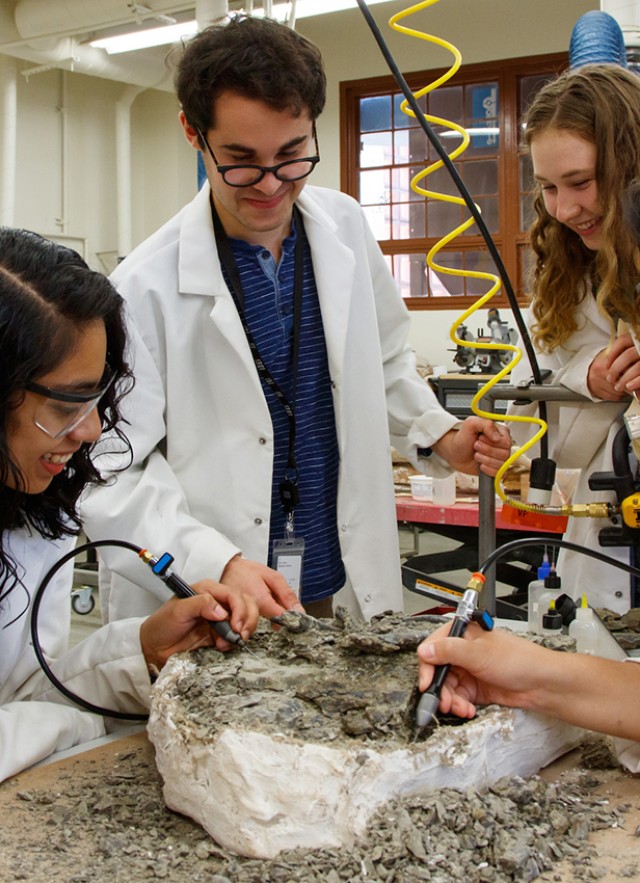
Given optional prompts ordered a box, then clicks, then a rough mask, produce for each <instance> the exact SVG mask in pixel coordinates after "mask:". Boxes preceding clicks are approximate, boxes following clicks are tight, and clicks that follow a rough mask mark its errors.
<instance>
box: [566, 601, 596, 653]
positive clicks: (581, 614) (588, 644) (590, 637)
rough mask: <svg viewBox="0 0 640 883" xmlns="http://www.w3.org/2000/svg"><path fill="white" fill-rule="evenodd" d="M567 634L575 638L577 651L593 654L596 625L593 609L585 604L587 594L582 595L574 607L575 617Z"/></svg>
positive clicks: (594, 650)
mask: <svg viewBox="0 0 640 883" xmlns="http://www.w3.org/2000/svg"><path fill="white" fill-rule="evenodd" d="M569 636H570V637H571V638H575V641H576V650H577V651H578V653H587V654H588V655H590V656H593V655H594V654H595V653H596V652H597V648H598V625H597V623H596V621H595V617H594V614H593V610H592V609H591V608H590V607H589V605H588V604H587V596H586V595H583V596H582V603H581V604H580V606H579V607H576V618H575V619H574V620H573V622H572V623H571V625H570V626H569Z"/></svg>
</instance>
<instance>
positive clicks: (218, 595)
mask: <svg viewBox="0 0 640 883" xmlns="http://www.w3.org/2000/svg"><path fill="white" fill-rule="evenodd" d="M194 589H195V590H196V591H197V592H198V594H196V595H194V596H193V597H192V598H180V599H178V598H171V599H170V600H169V601H167V602H166V603H165V604H163V605H162V607H160V609H159V610H157V611H156V612H155V613H153V614H152V615H151V616H150V617H149V618H148V619H146V620H145V621H144V622H143V623H142V625H141V627H140V646H141V648H142V653H143V655H144V658H145V660H146V662H147V665H149V666H150V667H153V668H157V669H158V670H159V669H161V668H162V666H163V665H164V664H165V662H166V661H167V659H169V657H170V656H173V654H174V653H181V652H184V651H186V650H195V649H196V648H198V647H215V648H216V649H217V650H221V651H224V650H229V649H231V647H232V645H231V644H229V643H228V642H227V641H225V640H223V639H222V638H221V637H220V636H219V635H218V634H216V632H215V631H214V630H213V628H212V626H211V623H212V622H216V621H220V620H223V619H228V620H229V621H230V625H231V628H232V629H233V630H234V631H236V632H237V633H238V634H239V635H240V636H241V637H242V639H243V640H245V641H246V640H248V639H249V637H250V636H251V635H252V633H253V632H254V631H255V628H256V625H257V624H258V617H259V613H258V605H257V604H256V602H255V601H254V599H253V598H251V597H249V596H248V595H242V594H240V593H239V592H236V591H234V590H233V589H229V588H227V587H226V586H222V585H220V584H219V583H214V582H213V580H201V582H199V583H196V584H195V585H194ZM223 605H224V606H223Z"/></svg>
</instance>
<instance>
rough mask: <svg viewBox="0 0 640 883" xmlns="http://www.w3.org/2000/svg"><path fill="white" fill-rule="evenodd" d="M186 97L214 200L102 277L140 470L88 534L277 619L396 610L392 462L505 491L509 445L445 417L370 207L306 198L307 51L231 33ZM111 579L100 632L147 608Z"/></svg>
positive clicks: (207, 196)
mask: <svg viewBox="0 0 640 883" xmlns="http://www.w3.org/2000/svg"><path fill="white" fill-rule="evenodd" d="M176 83H177V90H178V97H179V99H180V102H181V105H182V111H181V114H180V119H181V123H182V126H183V128H184V132H185V135H186V137H187V140H188V141H189V143H190V144H191V145H192V146H193V147H194V148H195V149H196V150H199V151H201V153H202V157H203V160H204V165H205V169H206V173H207V178H208V182H207V183H206V184H205V185H204V186H203V187H202V189H201V190H200V192H199V193H198V194H197V196H196V197H195V199H194V200H193V201H192V202H191V203H190V204H189V205H187V206H186V207H185V208H184V209H183V210H182V211H181V212H180V213H179V214H178V215H177V216H176V217H174V218H173V219H171V220H170V221H169V222H168V223H167V224H166V225H165V226H164V227H162V228H161V229H160V230H158V231H157V232H156V233H155V234H154V235H153V236H151V237H150V238H149V239H148V240H147V241H146V242H144V243H143V244H142V245H141V246H139V247H138V248H137V249H136V250H135V251H134V252H133V253H132V254H131V255H130V256H129V257H128V258H127V259H126V260H125V261H124V262H123V263H122V264H121V265H120V267H119V268H118V269H117V270H116V272H115V273H114V275H113V281H114V282H115V283H116V285H117V287H118V289H119V290H120V292H121V293H122V294H123V295H124V296H125V298H126V300H127V302H128V305H129V309H130V313H131V319H132V329H133V333H134V354H133V358H134V373H135V376H136V387H135V390H134V391H133V393H131V394H130V395H129V396H128V400H127V402H126V403H125V407H126V408H127V409H128V416H129V419H130V421H131V427H130V430H128V435H129V437H130V439H131V443H132V446H133V464H132V466H131V468H130V469H129V470H127V472H125V473H119V474H118V476H117V480H115V481H114V482H113V483H112V484H111V485H110V486H109V487H106V488H102V489H100V490H97V491H95V492H92V493H91V495H90V496H89V498H88V500H87V501H86V504H85V506H84V508H83V516H84V519H85V527H86V530H87V533H88V534H89V535H90V536H91V537H92V538H97V537H99V536H106V535H108V536H115V537H118V536H126V537H130V538H131V537H132V538H135V540H136V542H137V543H139V544H141V545H147V546H149V547H150V548H151V549H154V550H158V551H165V550H167V551H169V552H170V553H171V554H172V555H174V556H175V559H176V567H177V569H178V570H179V571H180V572H181V573H182V575H183V577H184V578H185V579H187V580H188V581H191V582H193V581H196V580H200V579H204V578H212V579H216V580H220V581H221V582H222V583H224V584H226V585H230V586H236V587H239V588H240V587H241V588H242V590H243V591H245V592H248V593H250V594H253V595H254V597H256V598H257V600H258V603H259V605H260V609H261V612H262V613H263V614H264V615H267V616H273V615H277V614H278V613H280V612H282V611H283V610H284V609H286V608H291V607H294V606H297V605H299V603H300V602H301V603H302V605H303V606H304V607H305V609H306V610H307V611H309V612H312V613H314V614H315V615H330V613H331V607H332V604H333V602H334V600H335V599H336V598H338V599H339V601H340V603H345V604H346V605H347V606H348V607H350V609H352V610H353V611H354V612H355V613H357V614H358V615H360V616H363V617H365V618H370V617H371V616H372V615H374V614H376V613H380V612H381V611H383V610H388V609H396V610H398V609H401V608H402V589H401V579H400V559H399V554H398V542H397V529H396V518H395V505H394V495H393V481H392V473H391V463H390V445H391V444H392V445H394V446H395V447H396V448H397V449H398V450H399V451H401V452H402V453H404V454H405V455H406V456H407V457H408V458H409V459H410V460H411V462H413V463H414V464H415V465H416V466H417V467H418V468H419V469H422V470H423V471H429V472H431V473H432V474H434V475H438V474H439V475H446V474H448V473H449V472H450V470H451V469H458V470H461V471H464V472H476V471H477V469H478V467H480V468H483V469H484V470H485V471H486V472H488V473H489V474H495V472H496V471H497V468H498V467H499V466H500V464H501V463H502V462H503V461H504V460H505V459H506V456H507V454H508V450H509V438H508V433H507V432H506V430H505V429H504V428H503V427H501V426H498V425H497V424H494V423H492V422H491V421H488V420H480V419H479V418H475V417H473V418H468V419H467V420H466V421H464V422H463V423H462V424H460V422H459V421H458V420H457V419H456V418H455V417H453V416H452V415H450V414H448V413H447V412H446V411H444V410H443V409H442V408H441V407H440V405H439V404H438V403H437V401H436V399H435V397H434V395H433V394H432V392H431V390H430V388H429V387H428V385H427V384H425V383H424V381H423V380H422V379H421V378H420V377H419V376H418V375H417V373H416V370H415V363H414V356H413V353H412V351H411V349H410V347H409V346H408V343H407V333H408V326H409V315H408V312H407V310H406V308H405V306H404V303H403V301H402V298H401V297H400V295H399V294H398V291H397V289H396V286H395V284H394V281H393V278H392V276H391V274H390V272H389V269H388V266H387V262H386V260H385V258H384V256H383V255H382V253H381V252H380V249H379V247H378V245H377V243H376V241H375V239H374V237H373V236H372V234H371V232H370V230H369V228H368V226H367V223H366V220H365V218H364V215H363V213H362V211H361V209H360V207H359V206H358V204H357V203H356V202H355V201H354V200H352V199H351V198H350V197H347V196H345V195H344V194H341V193H337V192H334V191H330V190H325V189H321V188H316V187H311V186H307V187H305V184H306V181H307V176H308V175H309V174H310V173H311V172H312V171H313V168H314V166H315V164H316V163H317V162H318V161H319V155H318V141H317V136H316V128H315V120H316V118H317V117H318V115H319V114H320V112H321V111H322V107H323V105H324V99H325V79H324V72H323V69H322V61H321V58H320V55H319V53H318V51H317V49H316V48H315V47H314V46H313V45H312V44H310V43H309V42H308V41H307V40H305V39H304V38H303V37H301V36H300V35H298V34H296V33H295V32H294V31H292V30H291V29H289V28H287V27H285V26H282V25H279V24H277V23H275V22H272V21H268V20H261V19H254V18H246V17H239V18H237V19H234V20H232V21H231V22H230V23H229V24H227V25H224V26H213V27H211V28H208V29H206V30H205V31H203V32H201V33H200V34H199V35H198V36H197V37H195V38H194V40H193V41H191V42H190V43H189V44H187V47H186V50H185V51H184V54H183V56H182V59H181V61H180V65H179V69H178V74H177V78H176ZM138 335H139V336H138ZM107 556H108V557H107ZM105 558H106V563H107V565H108V567H109V571H110V572H109V573H106V574H103V581H102V596H103V597H102V602H103V611H104V613H105V616H106V617H107V618H108V619H114V618H121V617H123V616H131V615H133V614H134V613H138V614H143V613H145V612H148V611H149V610H150V609H154V608H155V607H156V606H157V605H158V604H159V602H160V594H159V593H160V592H161V591H162V588H163V587H160V590H159V589H158V587H157V586H156V585H155V582H157V581H153V580H149V579H148V576H147V574H145V573H144V572H143V568H142V567H141V566H140V567H139V568H138V570H136V571H135V573H134V571H133V570H132V569H131V568H132V566H135V564H136V562H133V565H132V562H131V561H130V560H128V559H127V558H126V557H125V556H120V555H119V554H118V551H117V550H111V552H108V553H106V554H105ZM127 577H130V578H131V579H135V582H136V583H138V584H140V583H142V584H144V585H145V586H146V587H147V588H148V590H149V593H146V592H143V591H140V589H139V588H137V587H135V586H133V585H132V584H131V583H130V582H129V581H128V580H127ZM145 580H146V582H145ZM151 593H154V594H151Z"/></svg>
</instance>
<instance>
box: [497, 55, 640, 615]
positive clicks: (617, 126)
mask: <svg viewBox="0 0 640 883" xmlns="http://www.w3.org/2000/svg"><path fill="white" fill-rule="evenodd" d="M525 125H526V128H525V139H526V143H527V145H528V147H529V151H530V155H531V160H532V165H533V173H534V178H535V190H534V198H535V202H534V208H535V219H534V222H533V224H532V227H531V230H530V243H531V247H532V250H533V254H534V258H535V263H534V267H533V274H532V295H531V297H532V303H531V310H530V317H529V324H530V327H531V332H532V337H533V340H534V343H535V345H536V348H537V350H538V352H539V354H540V366H541V368H543V369H545V368H548V369H550V370H551V372H552V379H553V381H554V382H555V383H558V384H562V385H563V386H566V387H568V388H569V389H571V390H573V391H574V392H576V393H579V394H580V395H582V396H585V397H586V399H588V401H584V402H578V403H575V404H573V403H563V404H561V405H559V404H557V403H554V404H550V406H549V418H550V419H549V424H550V455H551V456H552V457H553V458H554V459H555V460H556V462H557V464H558V466H559V467H565V468H574V469H580V470H581V475H580V478H579V483H578V486H577V489H576V492H575V495H574V502H577V503H584V502H591V501H597V500H602V501H604V500H606V501H611V502H615V496H614V495H613V493H612V492H608V491H598V492H594V491H591V490H590V489H589V487H588V478H589V476H590V475H591V474H592V473H594V472H600V471H610V470H611V467H612V461H611V448H612V441H613V438H614V437H615V435H616V432H617V431H618V429H619V428H620V427H621V426H622V422H623V415H624V413H625V411H626V410H627V408H628V407H629V404H630V402H631V396H632V395H633V393H634V392H635V391H637V390H638V389H640V357H639V355H638V351H637V349H636V347H635V346H634V341H633V339H632V336H631V334H630V333H629V329H633V328H634V327H637V326H638V324H640V313H639V312H638V308H637V299H636V284H637V282H638V278H639V265H638V247H637V243H636V240H635V237H634V235H633V233H632V231H631V229H630V227H629V225H628V224H627V223H625V219H624V211H623V206H624V203H625V192H626V190H627V188H628V187H629V185H630V183H631V182H632V181H633V179H635V178H636V177H637V176H638V174H639V173H640V77H639V76H638V75H637V74H636V73H633V72H631V71H629V70H626V69H625V68H623V67H620V66H618V65H585V66H583V67H580V68H578V69H576V70H570V71H567V72H565V73H564V74H562V75H561V76H560V77H558V78H557V79H555V80H553V81H551V82H550V83H548V84H547V85H545V86H544V87H543V88H542V89H541V90H540V91H539V92H538V94H537V95H536V96H535V98H534V100H533V102H532V104H531V106H530V108H529V109H528V111H527V113H526V117H525ZM621 320H624V321H621ZM528 371H529V368H528V366H527V365H526V364H525V363H524V362H523V363H521V364H520V365H519V366H517V368H516V369H514V372H513V381H514V382H518V381H519V380H520V379H521V378H522V377H523V376H525V375H526V374H527V373H528ZM515 413H518V414H521V413H523V410H522V409H521V408H518V410H517V411H516V412H515ZM513 436H514V439H515V440H516V441H519V440H521V439H522V426H521V425H520V426H518V427H516V428H515V429H514V430H513ZM615 526H616V524H615V523H614V522H612V521H611V520H609V519H572V520H570V522H569V528H568V531H567V534H566V536H565V538H566V539H568V540H572V541H573V542H575V543H578V544H580V545H583V546H588V547H591V548H594V547H597V546H598V544H599V543H598V534H599V531H600V530H601V529H602V528H604V527H611V528H613V527H615ZM606 551H607V553H608V554H614V555H616V556H617V557H620V558H621V559H623V560H625V561H628V560H629V550H628V548H615V547H613V548H608V549H607V550H606ZM558 570H559V573H560V574H561V576H562V577H563V584H564V586H565V591H567V592H569V593H570V594H572V595H573V596H574V597H579V596H580V595H581V594H582V593H583V592H586V594H587V597H588V600H589V603H590V604H591V605H592V606H594V607H608V608H610V609H612V610H614V611H616V612H618V613H624V612H626V611H627V610H628V609H629V607H630V605H631V603H632V600H631V594H630V585H629V577H628V576H627V575H625V574H623V572H622V571H619V570H617V569H614V568H612V567H610V566H607V565H605V564H599V563H596V562H594V561H593V560H590V559H587V558H586V557H585V556H582V555H579V554H577V553H574V552H567V551H562V552H561V553H560V559H559V562H558Z"/></svg>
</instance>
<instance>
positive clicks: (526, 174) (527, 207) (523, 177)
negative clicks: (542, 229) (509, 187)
mask: <svg viewBox="0 0 640 883" xmlns="http://www.w3.org/2000/svg"><path fill="white" fill-rule="evenodd" d="M533 187H534V181H533V166H532V164H531V157H530V156H529V155H528V154H525V156H521V157H520V191H521V192H520V231H521V232H522V231H525V230H528V229H529V227H530V226H531V224H532V223H533V221H534V218H535V212H534V209H533V195H532V193H531V191H532V190H533Z"/></svg>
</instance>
